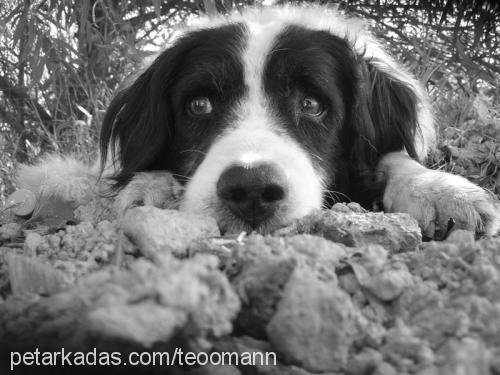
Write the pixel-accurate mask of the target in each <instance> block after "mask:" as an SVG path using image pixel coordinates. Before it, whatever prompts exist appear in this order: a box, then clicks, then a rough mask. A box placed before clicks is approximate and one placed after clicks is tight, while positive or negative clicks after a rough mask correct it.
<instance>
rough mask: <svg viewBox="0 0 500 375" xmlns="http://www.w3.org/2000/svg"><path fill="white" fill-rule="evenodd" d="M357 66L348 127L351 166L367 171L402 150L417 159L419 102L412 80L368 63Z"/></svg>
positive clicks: (364, 62) (404, 74)
mask: <svg viewBox="0 0 500 375" xmlns="http://www.w3.org/2000/svg"><path fill="white" fill-rule="evenodd" d="M359 66H360V70H359V86H358V90H359V91H358V95H357V97H358V99H357V104H356V106H355V108H354V111H353V114H352V125H351V127H352V129H353V131H354V134H353V139H352V143H351V144H352V148H351V151H352V153H351V159H352V161H353V162H354V163H353V164H354V166H356V167H357V168H359V169H365V168H367V167H368V169H371V168H372V167H374V166H375V165H376V164H377V162H378V160H379V159H380V157H381V156H383V155H385V154H386V153H388V152H391V151H403V150H406V152H407V153H408V155H410V156H411V157H412V158H415V159H418V156H417V152H416V151H415V134H416V132H417V131H418V113H417V110H418V105H419V100H420V98H419V94H418V92H417V89H416V88H415V84H416V83H415V82H414V80H413V78H411V77H410V76H409V75H408V77H406V73H405V72H403V71H401V72H391V70H390V69H394V67H385V66H384V65H383V64H381V63H375V62H374V61H370V60H368V61H366V60H363V61H361V62H360V64H359Z"/></svg>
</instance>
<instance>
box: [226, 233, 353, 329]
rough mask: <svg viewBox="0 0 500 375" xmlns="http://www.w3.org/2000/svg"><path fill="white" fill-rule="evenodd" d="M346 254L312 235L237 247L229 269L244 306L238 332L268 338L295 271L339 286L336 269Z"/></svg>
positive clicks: (260, 239) (253, 240) (248, 241)
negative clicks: (300, 269) (299, 268)
mask: <svg viewBox="0 0 500 375" xmlns="http://www.w3.org/2000/svg"><path fill="white" fill-rule="evenodd" d="M346 254H347V252H346V249H345V247H344V246H343V245H339V244H335V243H332V242H330V241H327V240H325V239H324V238H321V237H315V236H310V235H298V236H290V237H282V238H279V237H278V238H274V237H269V236H266V237H264V236H260V235H251V236H248V237H247V238H245V239H244V241H243V242H242V243H237V244H236V245H235V247H234V249H233V260H232V262H233V266H232V268H226V272H227V273H228V274H229V275H230V277H231V280H232V283H233V285H234V287H235V289H236V291H237V293H238V295H239V296H240V298H241V300H242V303H243V306H242V309H241V311H240V314H239V315H238V318H237V319H236V322H235V327H236V330H237V332H239V333H245V334H247V335H250V336H252V337H256V338H265V337H266V332H265V327H266V325H267V323H268V322H269V320H270V319H271V318H272V316H273V315H274V313H275V311H276V307H277V305H278V302H279V300H280V299H281V297H282V295H283V289H284V287H285V285H286V283H287V282H288V279H289V278H290V275H291V274H292V272H293V271H294V269H295V267H296V266H297V265H298V264H301V265H302V266H304V267H308V269H309V270H311V272H313V273H314V274H315V275H316V277H317V278H318V279H321V280H330V281H333V282H336V280H337V276H336V274H335V267H336V266H337V265H339V264H340V262H341V260H342V259H343V258H344V257H345V256H346Z"/></svg>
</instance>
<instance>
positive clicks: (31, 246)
mask: <svg viewBox="0 0 500 375" xmlns="http://www.w3.org/2000/svg"><path fill="white" fill-rule="evenodd" d="M42 241H43V238H42V236H40V235H39V234H38V233H36V232H29V233H27V234H26V239H25V240H24V251H25V252H26V253H27V254H30V255H31V256H36V249H37V247H38V246H40V244H41V243H42Z"/></svg>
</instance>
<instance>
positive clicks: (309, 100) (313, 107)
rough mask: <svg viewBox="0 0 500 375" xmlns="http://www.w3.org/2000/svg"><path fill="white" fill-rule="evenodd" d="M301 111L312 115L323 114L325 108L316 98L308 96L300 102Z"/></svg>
mask: <svg viewBox="0 0 500 375" xmlns="http://www.w3.org/2000/svg"><path fill="white" fill-rule="evenodd" d="M300 111H301V112H302V113H304V114H306V115H310V116H321V115H322V114H323V112H324V108H323V105H322V104H321V103H320V102H319V101H318V100H317V99H316V98H313V97H312V96H306V97H305V98H304V99H302V102H301V103H300Z"/></svg>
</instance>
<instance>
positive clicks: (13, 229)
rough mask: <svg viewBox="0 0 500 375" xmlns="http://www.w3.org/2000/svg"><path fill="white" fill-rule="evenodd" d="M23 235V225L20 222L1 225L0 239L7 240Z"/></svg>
mask: <svg viewBox="0 0 500 375" xmlns="http://www.w3.org/2000/svg"><path fill="white" fill-rule="evenodd" d="M20 235H21V225H20V224H18V223H6V224H3V225H1V226H0V239H2V240H7V239H10V238H15V237H18V236H20Z"/></svg>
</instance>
